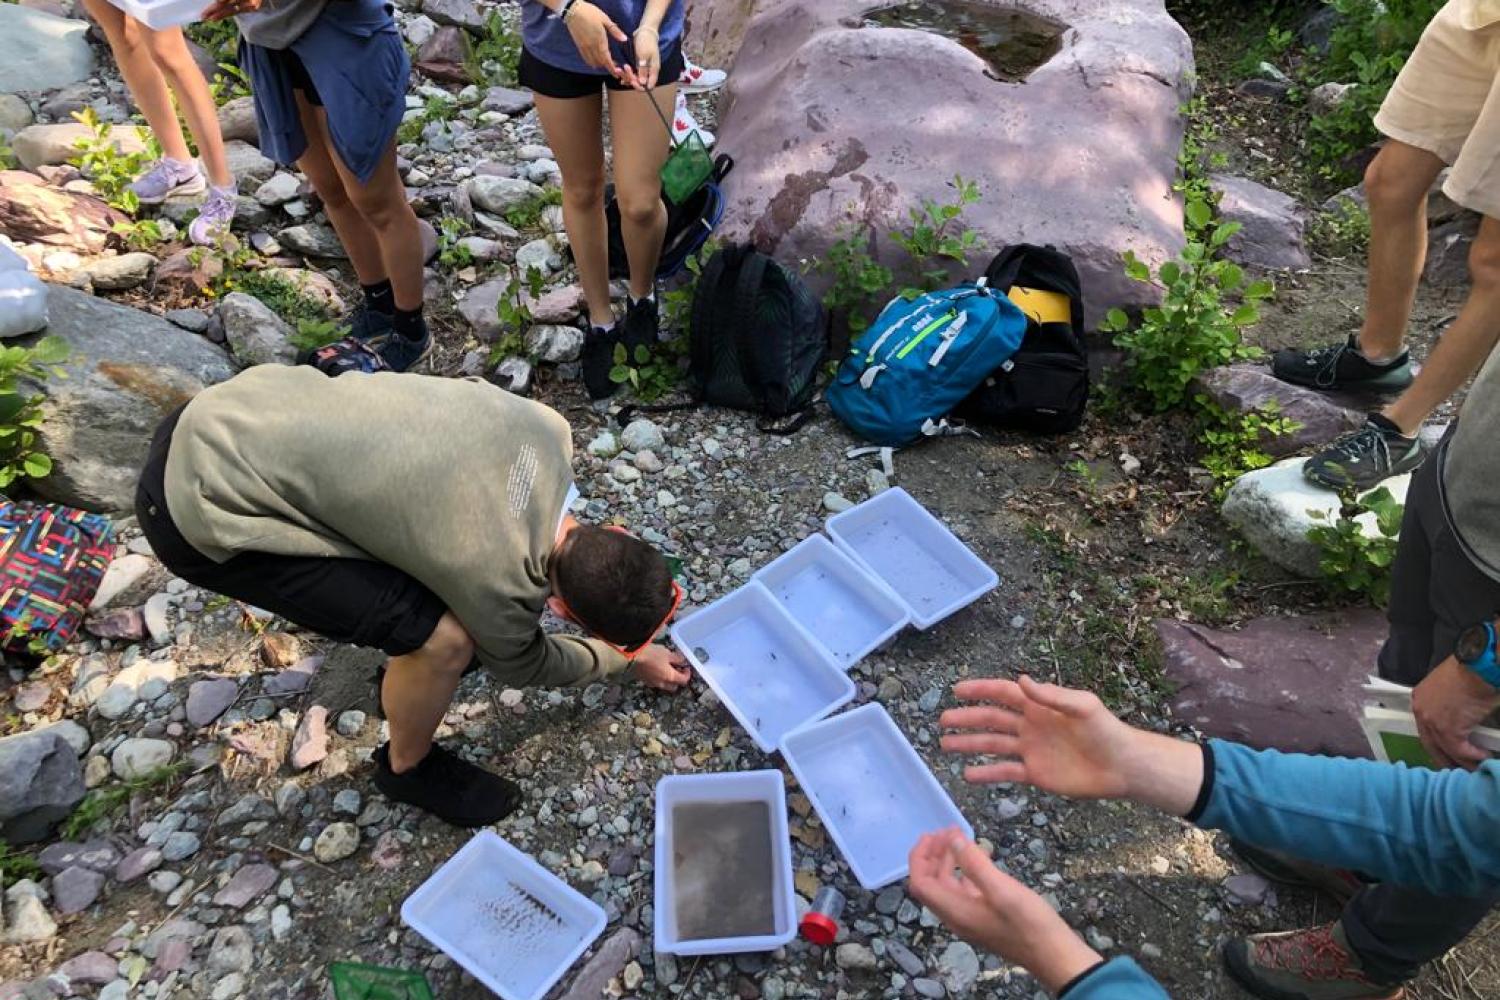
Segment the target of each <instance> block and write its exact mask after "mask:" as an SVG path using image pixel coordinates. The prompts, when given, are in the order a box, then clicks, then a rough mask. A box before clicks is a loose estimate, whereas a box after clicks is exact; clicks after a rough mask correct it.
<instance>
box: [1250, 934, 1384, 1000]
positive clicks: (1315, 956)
mask: <svg viewBox="0 0 1500 1000" xmlns="http://www.w3.org/2000/svg"><path fill="white" fill-rule="evenodd" d="M1255 962H1256V964H1257V965H1262V966H1265V967H1267V968H1271V969H1278V970H1281V971H1283V972H1290V973H1293V974H1295V975H1299V976H1302V977H1304V978H1306V979H1310V980H1312V981H1314V982H1329V981H1337V980H1343V981H1347V982H1355V983H1359V984H1361V985H1364V986H1370V987H1375V988H1378V987H1376V984H1375V983H1373V982H1371V981H1370V978H1369V977H1368V976H1366V975H1365V974H1364V973H1363V972H1361V971H1360V970H1359V969H1358V968H1357V967H1356V966H1355V965H1354V964H1353V957H1352V956H1351V955H1350V954H1349V952H1348V951H1347V950H1346V949H1345V948H1344V947H1343V946H1342V945H1340V944H1339V943H1338V941H1336V940H1334V937H1333V927H1332V926H1331V925H1330V926H1328V927H1313V928H1310V929H1308V930H1305V931H1298V932H1296V933H1293V934H1278V935H1276V936H1274V937H1266V938H1262V939H1260V940H1259V941H1257V942H1255Z"/></svg>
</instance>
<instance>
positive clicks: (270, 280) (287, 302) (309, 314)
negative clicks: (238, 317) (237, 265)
mask: <svg viewBox="0 0 1500 1000" xmlns="http://www.w3.org/2000/svg"><path fill="white" fill-rule="evenodd" d="M235 290H237V291H241V292H244V293H245V294H247V295H253V296H255V297H256V298H257V299H260V301H261V302H263V303H264V304H265V305H266V306H267V308H269V309H270V310H271V311H272V312H273V313H275V314H276V315H278V316H280V317H281V318H282V319H284V320H286V321H287V322H288V323H290V324H291V325H292V326H296V327H300V326H301V325H302V324H303V323H321V322H324V321H326V320H328V319H329V318H330V317H329V313H328V307H327V306H325V305H324V304H323V302H322V300H320V299H316V298H314V297H313V296H311V295H309V294H308V293H307V292H305V291H303V290H302V289H301V288H299V287H297V283H296V282H295V281H293V280H292V279H290V278H288V277H286V276H285V275H283V274H280V273H278V272H276V271H268V270H255V271H250V270H247V271H244V272H243V273H242V274H241V275H240V276H239V277H238V278H237V279H236V281H235ZM325 343H326V341H325ZM318 346H320V347H321V346H322V345H321V344H320V345H318Z"/></svg>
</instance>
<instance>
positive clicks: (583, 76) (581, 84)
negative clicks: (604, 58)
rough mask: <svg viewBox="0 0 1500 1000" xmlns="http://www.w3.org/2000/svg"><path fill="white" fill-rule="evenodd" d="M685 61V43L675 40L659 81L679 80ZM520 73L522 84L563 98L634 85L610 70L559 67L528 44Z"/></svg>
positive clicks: (666, 110)
mask: <svg viewBox="0 0 1500 1000" xmlns="http://www.w3.org/2000/svg"><path fill="white" fill-rule="evenodd" d="M684 65H685V64H684V63H683V60H682V46H681V45H678V44H676V43H673V44H672V45H671V47H670V48H669V49H668V51H666V52H665V53H663V54H662V59H661V72H660V73H658V74H657V77H656V79H657V82H658V83H676V82H677V78H678V77H680V76H682V69H683V66H684ZM517 76H518V77H519V79H520V83H521V86H523V87H530V88H531V89H532V90H534V91H535V92H536V93H538V94H541V95H542V96H543V97H556V98H560V99H562V100H571V99H572V98H575V97H588V96H590V95H592V94H597V93H599V87H600V86H601V85H602V86H603V87H604V88H605V89H606V90H631V89H633V88H631V87H630V86H629V85H628V84H625V83H622V82H620V81H619V80H616V79H615V78H614V77H613V76H610V75H609V74H608V73H575V72H573V71H572V70H570V69H558V68H557V67H556V66H553V65H552V64H550V63H545V62H542V60H540V59H538V58H537V57H536V56H534V55H532V54H531V50H530V49H524V48H523V49H522V50H521V66H520V69H519V71H518V72H517ZM662 114H664V115H670V114H672V109H671V108H663V109H662Z"/></svg>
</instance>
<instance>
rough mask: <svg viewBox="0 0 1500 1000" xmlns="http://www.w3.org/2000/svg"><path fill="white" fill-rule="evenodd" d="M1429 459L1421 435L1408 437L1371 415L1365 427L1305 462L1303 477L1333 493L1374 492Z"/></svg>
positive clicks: (1385, 421) (1383, 420)
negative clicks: (1388, 481) (1351, 491)
mask: <svg viewBox="0 0 1500 1000" xmlns="http://www.w3.org/2000/svg"><path fill="white" fill-rule="evenodd" d="M1426 457H1427V446H1426V445H1424V444H1423V443H1422V439H1421V438H1420V437H1418V436H1413V437H1407V436H1406V435H1405V434H1402V433H1401V432H1400V431H1398V430H1396V429H1395V426H1394V425H1393V424H1391V423H1390V422H1389V421H1387V420H1385V419H1384V418H1382V417H1380V416H1379V415H1378V414H1371V415H1370V418H1369V419H1368V420H1366V421H1365V425H1364V426H1363V427H1361V428H1360V429H1359V430H1357V431H1355V432H1353V433H1352V434H1347V435H1345V436H1344V437H1342V438H1340V439H1339V440H1337V441H1335V442H1334V443H1333V444H1331V445H1329V446H1328V447H1327V448H1324V449H1323V450H1322V451H1320V452H1318V453H1317V454H1316V455H1314V456H1313V457H1312V458H1309V459H1308V460H1307V461H1305V462H1303V463H1302V476H1303V478H1304V479H1306V480H1307V481H1308V482H1310V483H1312V484H1313V485H1315V486H1322V487H1324V488H1325V489H1330V490H1349V489H1353V490H1357V491H1360V492H1363V491H1365V490H1369V489H1374V488H1375V487H1376V486H1378V485H1380V483H1382V482H1383V481H1385V480H1387V479H1389V478H1391V477H1392V476H1399V475H1402V474H1404V473H1407V472H1411V471H1412V470H1414V469H1415V468H1416V467H1417V466H1419V465H1421V464H1422V460H1423V459H1425V458H1426Z"/></svg>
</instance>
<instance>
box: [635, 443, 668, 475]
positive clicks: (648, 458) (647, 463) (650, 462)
mask: <svg viewBox="0 0 1500 1000" xmlns="http://www.w3.org/2000/svg"><path fill="white" fill-rule="evenodd" d="M635 467H636V468H637V469H640V470H641V471H642V472H644V473H646V474H647V475H655V474H656V473H658V472H660V471H661V470H662V469H665V468H666V465H665V464H664V463H663V462H662V460H661V459H659V458H657V457H656V452H654V451H652V450H651V449H650V448H646V449H644V450H642V451H638V452H636V453H635Z"/></svg>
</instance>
